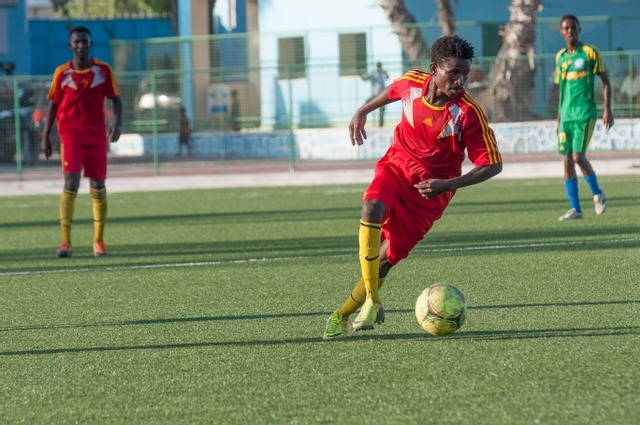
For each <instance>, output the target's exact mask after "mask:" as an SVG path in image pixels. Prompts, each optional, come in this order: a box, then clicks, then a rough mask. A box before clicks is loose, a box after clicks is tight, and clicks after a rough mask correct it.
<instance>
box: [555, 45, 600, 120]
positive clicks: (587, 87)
mask: <svg viewBox="0 0 640 425" xmlns="http://www.w3.org/2000/svg"><path fill="white" fill-rule="evenodd" d="M604 71H605V67H604V62H603V60H602V55H601V54H600V51H599V50H598V48H597V47H595V46H591V45H588V44H583V43H578V46H577V47H576V50H575V51H573V52H569V51H568V50H567V48H566V47H565V48H564V49H562V50H560V51H559V52H558V53H557V54H556V72H555V76H554V80H555V83H556V84H558V85H559V92H560V105H559V114H560V121H582V120H587V119H590V118H591V119H596V118H597V117H598V112H597V110H596V98H595V90H594V82H595V81H594V80H595V78H594V77H595V76H596V75H598V74H600V73H602V72H604Z"/></svg>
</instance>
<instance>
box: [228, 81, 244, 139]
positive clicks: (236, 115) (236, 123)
mask: <svg viewBox="0 0 640 425" xmlns="http://www.w3.org/2000/svg"><path fill="white" fill-rule="evenodd" d="M229 120H230V121H231V123H230V124H231V129H232V130H233V131H240V129H241V128H242V126H241V125H240V101H239V100H238V90H236V89H233V90H231V112H230V116H229Z"/></svg>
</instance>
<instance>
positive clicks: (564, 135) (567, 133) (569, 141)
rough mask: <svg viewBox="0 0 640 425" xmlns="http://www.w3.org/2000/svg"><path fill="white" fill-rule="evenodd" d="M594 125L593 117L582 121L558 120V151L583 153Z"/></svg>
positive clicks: (562, 153) (568, 153) (567, 153)
mask: <svg viewBox="0 0 640 425" xmlns="http://www.w3.org/2000/svg"><path fill="white" fill-rule="evenodd" d="M595 125H596V120H595V118H590V119H587V120H584V121H565V122H560V126H559V127H558V153H559V154H561V155H571V154H573V153H585V152H586V151H587V148H588V147H589V141H590V140H591V136H592V135H593V128H594V127H595Z"/></svg>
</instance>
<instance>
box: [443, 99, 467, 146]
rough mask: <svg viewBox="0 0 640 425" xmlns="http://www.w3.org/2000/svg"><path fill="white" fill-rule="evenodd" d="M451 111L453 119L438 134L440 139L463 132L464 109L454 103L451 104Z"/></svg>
mask: <svg viewBox="0 0 640 425" xmlns="http://www.w3.org/2000/svg"><path fill="white" fill-rule="evenodd" d="M449 113H450V114H451V119H450V120H449V122H447V124H446V125H445V126H444V128H443V129H442V132H440V134H439V135H438V139H442V138H445V137H449V136H455V135H459V134H460V133H461V132H462V121H463V120H464V112H462V109H460V107H459V106H458V105H456V104H453V105H450V106H449Z"/></svg>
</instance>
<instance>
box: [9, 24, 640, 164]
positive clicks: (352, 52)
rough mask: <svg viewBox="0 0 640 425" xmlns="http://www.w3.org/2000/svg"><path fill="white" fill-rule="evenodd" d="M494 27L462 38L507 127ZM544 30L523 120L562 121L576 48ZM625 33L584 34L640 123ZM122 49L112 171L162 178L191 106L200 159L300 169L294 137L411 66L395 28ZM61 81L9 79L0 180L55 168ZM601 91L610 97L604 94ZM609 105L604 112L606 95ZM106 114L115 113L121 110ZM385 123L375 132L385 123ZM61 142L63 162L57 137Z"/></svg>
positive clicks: (586, 28)
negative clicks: (561, 91)
mask: <svg viewBox="0 0 640 425" xmlns="http://www.w3.org/2000/svg"><path fill="white" fill-rule="evenodd" d="M618 19H622V18H618ZM636 21H638V20H637V19H636ZM636 21H634V22H636ZM487 25H488V24H482V25H479V24H475V25H465V24H459V26H458V31H459V33H460V34H461V36H463V37H465V38H468V39H473V40H481V42H480V43H478V44H479V46H476V55H477V56H478V57H477V58H476V59H474V61H473V69H472V73H471V75H470V78H469V80H468V82H467V86H466V89H467V91H468V92H469V93H470V94H471V95H472V96H473V97H474V98H475V99H476V100H477V101H478V103H479V104H480V105H481V106H482V107H483V108H484V109H485V111H486V112H487V115H488V116H489V119H490V120H491V121H495V118H496V116H495V115H496V110H497V106H498V105H496V100H495V97H494V96H493V91H492V85H493V80H494V77H495V76H494V75H493V69H494V65H495V63H496V57H495V56H491V55H482V54H481V53H483V52H494V53H495V51H497V50H496V49H497V48H499V38H498V39H496V38H495V37H496V35H495V30H496V29H495V28H493V29H491V31H490V29H489V28H488V27H487ZM538 25H539V28H540V31H539V40H538V44H539V46H537V49H538V51H542V52H544V53H540V54H538V55H537V56H536V57H535V60H534V65H535V67H534V68H535V69H534V71H533V74H532V75H533V78H532V83H531V87H519V88H518V89H517V90H522V91H529V92H530V94H531V95H530V96H528V97H527V96H524V97H523V98H524V99H527V100H526V101H527V102H528V103H529V104H526V105H523V108H522V109H523V111H526V114H525V113H524V112H523V113H522V114H521V116H516V118H515V119H514V121H522V120H527V121H531V120H533V121H535V120H553V119H554V118H555V117H556V114H557V92H556V91H555V88H556V87H555V85H554V84H553V83H552V75H553V71H554V60H555V51H553V52H552V51H550V50H551V47H549V46H550V45H554V44H557V45H558V46H560V47H562V46H563V45H564V44H563V43H564V42H563V41H562V40H561V39H560V41H559V42H558V40H557V39H558V38H559V35H557V22H556V20H553V22H552V21H551V20H548V21H540V22H539V23H538ZM554 26H555V27H554ZM614 27H615V25H613V24H612V20H611V18H602V19H595V20H594V19H592V20H585V22H583V35H585V40H587V37H586V34H592V35H593V33H595V32H598V33H600V34H601V35H602V40H604V44H602V43H600V44H599V43H596V44H597V45H598V44H599V45H600V47H601V50H602V53H603V57H604V60H605V63H606V65H607V68H608V73H609V76H610V79H611V81H612V83H613V87H614V96H613V108H614V114H615V116H616V118H622V117H638V116H640V105H639V104H638V96H637V95H636V97H635V98H634V97H633V94H632V93H631V95H627V94H624V93H623V91H622V90H621V88H622V86H623V84H624V80H625V79H627V80H628V79H629V78H630V77H629V76H630V75H634V73H635V69H636V63H637V62H638V60H639V59H638V57H639V56H640V50H617V49H616V48H615V47H612V46H615V40H616V37H619V34H618V33H619V31H618V30H615V29H614ZM419 28H420V30H421V32H422V33H423V35H424V37H425V39H427V40H434V39H436V38H437V37H438V36H439V32H440V28H439V26H437V25H435V24H428V25H422V26H419ZM552 30H553V31H552ZM616 31H618V32H616ZM487 34H493V35H492V36H489V35H487ZM592 38H593V37H592ZM550 40H554V41H553V43H552V42H551V41H550ZM561 43H562V44H561ZM112 51H113V54H112V65H113V68H114V70H115V71H116V75H117V78H118V81H119V84H120V89H121V97H122V99H123V104H124V121H123V128H122V130H123V133H124V135H123V139H122V140H121V142H119V143H118V144H114V145H112V147H111V153H110V155H111V156H112V158H113V160H112V162H113V163H128V164H130V163H134V164H153V165H154V167H155V170H156V172H157V170H158V167H159V166H160V164H163V163H169V162H172V161H175V160H176V156H177V155H178V125H179V120H178V114H179V109H180V107H184V108H185V109H186V110H187V116H188V117H189V119H190V123H191V127H192V134H193V136H192V140H191V144H192V148H193V149H191V153H192V155H193V156H192V159H193V160H195V159H202V160H204V161H229V160H232V159H239V158H240V159H255V158H259V159H284V160H287V161H295V160H296V159H297V158H299V157H300V152H299V148H298V147H296V143H295V141H294V134H293V133H294V132H295V131H297V130H300V129H314V130H316V131H320V129H327V131H330V130H331V129H334V128H339V129H344V128H346V126H347V124H348V122H349V120H350V119H351V116H352V114H353V112H354V111H355V109H356V108H357V107H359V106H360V105H361V104H362V103H363V102H364V101H365V100H366V99H367V98H369V97H370V96H371V93H372V87H371V83H370V82H369V81H367V80H366V79H365V78H364V76H363V74H365V73H367V72H369V71H371V70H372V69H374V68H375V65H376V63H377V62H381V63H382V64H383V67H384V69H385V70H386V71H387V73H388V74H389V76H390V79H389V80H388V81H387V83H390V81H391V78H394V77H396V76H399V75H401V74H402V73H404V72H405V71H406V70H407V69H408V66H409V61H408V60H407V58H406V56H405V55H404V54H403V53H402V49H401V46H400V44H399V42H398V39H397V37H396V36H395V34H393V32H392V30H391V29H390V28H389V27H384V28H363V29H349V30H348V31H341V30H332V31H331V30H327V31H313V32H311V31H310V32H308V33H303V34H260V35H258V34H242V35H224V36H207V37H204V36H203V37H192V38H189V39H183V38H163V39H155V40H143V41H130V42H123V41H118V42H114V43H113V46H112ZM518 60H522V61H529V59H528V58H524V57H523V58H521V59H518ZM426 67H427V62H426V61H425V64H424V67H423V69H426ZM638 81H640V80H638ZM49 82H50V80H49V78H35V77H0V141H1V146H0V163H2V164H4V165H0V170H3V171H11V172H14V171H15V170H16V169H17V170H18V172H19V173H22V171H23V170H24V169H25V167H27V168H29V167H32V166H33V165H35V166H40V167H42V166H44V165H45V164H51V163H52V162H51V161H49V162H47V161H45V160H44V159H43V157H42V155H41V154H40V152H39V144H40V136H39V133H40V130H41V128H42V124H43V120H44V117H45V108H46V106H47V101H46V94H47V90H48V85H49ZM635 84H636V85H639V86H640V83H635ZM628 85H629V84H628ZM596 90H598V91H601V90H602V85H601V84H598V85H597V86H596ZM514 95H517V93H514ZM598 99H599V102H600V103H601V102H602V96H598ZM105 108H106V110H109V109H110V103H107V104H106V105H105ZM600 108H602V105H601V104H600ZM400 113H401V110H400V106H399V105H398V104H392V105H389V106H388V107H387V109H386V116H385V123H384V126H385V127H388V128H389V129H392V128H393V126H394V124H395V123H396V122H397V121H398V120H399V118H400ZM376 114H377V113H375V112H374V113H373V115H374V116H372V117H370V122H369V126H372V127H374V126H377V125H378V120H377V115H376ZM107 116H108V114H107ZM323 131H324V130H323ZM52 133H53V135H54V138H53V143H54V153H55V154H58V153H59V143H58V142H57V138H56V137H55V135H56V131H55V129H54V130H53V132H52ZM318 143H322V140H321V138H320V141H319V142H318ZM248 146H250V147H248Z"/></svg>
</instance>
